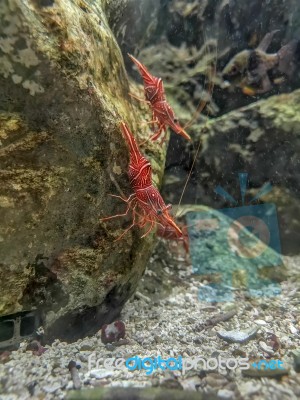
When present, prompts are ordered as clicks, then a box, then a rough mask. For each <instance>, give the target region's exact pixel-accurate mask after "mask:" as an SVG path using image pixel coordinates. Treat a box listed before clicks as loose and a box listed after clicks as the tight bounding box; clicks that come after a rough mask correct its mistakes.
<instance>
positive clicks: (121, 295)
mask: <svg viewBox="0 0 300 400" xmlns="http://www.w3.org/2000/svg"><path fill="white" fill-rule="evenodd" d="M109 4H110V2H107V1H105V0H103V1H98V2H97V3H95V2H93V1H90V2H89V1H84V2H83V1H81V0H77V1H71V0H67V1H62V0H56V1H40V0H31V1H28V2H19V1H16V0H4V1H2V2H1V4H0V20H1V32H0V87H1V91H0V139H1V147H0V220H1V231H0V240H1V242H0V259H1V269H0V293H1V299H0V315H6V314H12V313H15V312H18V311H21V310H31V309H38V310H39V312H41V313H42V315H43V317H44V327H45V328H46V336H47V337H48V338H52V337H64V338H68V339H71V338H75V337H79V336H81V335H83V334H84V333H88V332H93V331H96V330H99V328H100V327H101V325H102V324H103V323H108V322H111V321H112V320H113V319H114V317H115V316H116V315H117V314H118V313H119V311H120V309H121V308H122V306H123V304H124V303H125V302H126V300H127V299H128V298H129V297H130V296H131V295H132V293H133V292H134V290H135V287H136V285H137V283H138V281H139V279H140V277H141V276H142V274H143V272H144V269H145V266H146V263H147V261H148V259H149V256H150V253H151V250H152V247H153V243H154V237H153V235H150V236H149V237H147V238H146V239H142V240H140V236H141V234H140V232H139V231H138V230H135V229H133V230H131V231H130V232H129V233H128V234H127V235H126V236H125V237H124V238H123V239H122V240H121V241H118V242H114V240H115V239H116V238H117V237H118V236H120V234H121V233H122V231H123V230H124V228H125V227H126V226H127V224H128V222H129V219H127V220H126V219H116V220H113V221H108V222H106V223H103V222H102V223H101V222H99V218H100V217H105V216H108V215H112V214H116V213H120V212H123V211H122V210H123V209H124V204H123V203H122V202H119V201H117V200H116V201H115V200H114V201H112V200H111V198H110V197H109V195H108V194H109V193H115V194H121V193H120V192H122V191H123V193H125V194H126V195H127V194H129V193H130V187H129V184H128V178H127V173H126V171H127V163H128V150H127V147H126V145H125V143H124V140H123V139H122V136H121V133H120V130H119V122H120V121H121V120H125V121H127V122H128V124H129V125H130V126H131V128H132V129H133V131H134V132H137V131H138V129H137V128H138V126H139V124H140V120H141V119H142V118H143V117H144V116H145V115H146V111H145V108H138V107H141V106H139V105H137V103H136V102H135V103H132V101H131V99H130V97H129V96H128V92H129V90H131V91H135V90H136V88H135V87H134V85H132V87H131V88H130V89H129V81H128V78H127V76H126V71H125V68H124V64H123V59H122V55H121V52H120V50H119V47H118V45H117V42H116V40H115V38H114V36H113V34H112V32H111V30H110V27H109V25H108V22H107V18H106V14H105V10H106V12H110V15H111V13H112V12H113V11H111V10H110V9H109ZM147 117H148V114H147ZM144 131H145V129H144ZM137 133H138V132H137ZM143 138H144V137H143ZM151 146H152V147H151V148H150V149H147V154H148V156H149V155H150V156H151V162H152V165H153V170H154V178H155V181H156V183H158V182H159V180H160V178H161V175H162V168H163V165H164V156H165V154H164V150H163V148H162V147H161V146H157V145H153V144H151ZM120 188H121V189H120Z"/></svg>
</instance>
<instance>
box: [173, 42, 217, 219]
mask: <svg viewBox="0 0 300 400" xmlns="http://www.w3.org/2000/svg"><path fill="white" fill-rule="evenodd" d="M204 40H205V38H204ZM217 52H218V49H217V47H216V58H217ZM216 69H217V63H216V62H215V63H214V67H213V72H212V74H211V76H210V78H209V86H208V88H209V89H208V90H209V93H210V94H212V93H213V89H214V80H213V77H214V76H215V75H216ZM210 72H211V69H210ZM203 101H204V100H201V102H200V104H199V106H198V108H197V110H200V111H199V112H201V111H202V110H203V109H204V107H205V105H206V102H205V103H204V104H203ZM197 115H198V112H197ZM193 118H194V120H195V118H196V117H195V115H194V117H193ZM193 118H192V119H191V121H192V122H193ZM191 121H190V122H189V123H188V124H190V123H191ZM185 128H186V126H185ZM200 147H201V138H200V137H199V144H198V146H197V149H196V153H195V157H194V159H193V162H192V166H191V169H190V171H189V174H188V176H187V178H186V181H185V184H184V187H183V190H182V193H181V196H180V199H179V203H178V209H179V207H180V205H181V202H182V198H183V195H184V193H185V190H186V187H187V185H188V183H189V180H190V178H191V175H192V172H193V169H194V166H195V163H196V160H197V157H198V153H199V151H200ZM176 216H178V215H176Z"/></svg>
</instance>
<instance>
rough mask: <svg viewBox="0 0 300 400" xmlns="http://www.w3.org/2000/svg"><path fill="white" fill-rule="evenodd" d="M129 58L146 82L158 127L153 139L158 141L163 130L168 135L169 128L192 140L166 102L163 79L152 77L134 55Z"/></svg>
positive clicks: (147, 96)
mask: <svg viewBox="0 0 300 400" xmlns="http://www.w3.org/2000/svg"><path fill="white" fill-rule="evenodd" d="M128 56H129V57H130V58H131V60H132V61H133V62H134V63H135V65H136V66H137V67H138V70H139V72H140V74H141V77H142V79H143V82H144V92H145V98H146V102H147V103H148V104H149V106H150V107H151V110H152V117H153V122H154V123H156V124H157V125H158V131H157V132H155V134H154V135H153V136H152V137H151V139H152V140H157V139H158V138H159V137H160V135H161V133H162V131H163V130H164V131H165V133H166V131H167V126H169V127H170V128H171V129H172V130H173V131H174V132H175V133H177V134H178V135H181V136H183V137H184V138H185V139H187V140H191V137H190V136H189V135H188V134H187V133H186V132H185V130H184V129H183V128H182V127H181V126H180V124H179V123H178V120H177V119H176V117H175V113H174V111H173V109H172V107H171V106H170V105H169V104H168V102H167V100H166V96H165V91H164V86H163V81H162V79H161V78H157V77H156V76H153V75H151V74H150V73H149V71H148V70H147V68H146V67H145V66H144V65H143V64H142V63H141V62H139V61H138V60H137V59H136V58H134V57H133V56H132V55H130V54H128ZM163 140H164V138H163Z"/></svg>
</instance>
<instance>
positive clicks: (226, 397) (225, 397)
mask: <svg viewBox="0 0 300 400" xmlns="http://www.w3.org/2000/svg"><path fill="white" fill-rule="evenodd" d="M234 397H235V396H234V392H232V391H231V390H227V389H220V390H218V398H219V399H221V400H230V399H234Z"/></svg>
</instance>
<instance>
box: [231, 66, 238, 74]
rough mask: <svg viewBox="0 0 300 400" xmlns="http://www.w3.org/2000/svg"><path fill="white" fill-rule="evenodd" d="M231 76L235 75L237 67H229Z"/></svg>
mask: <svg viewBox="0 0 300 400" xmlns="http://www.w3.org/2000/svg"><path fill="white" fill-rule="evenodd" d="M230 72H231V73H232V74H236V73H237V72H238V69H237V67H236V65H233V66H232V67H231V71H230Z"/></svg>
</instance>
